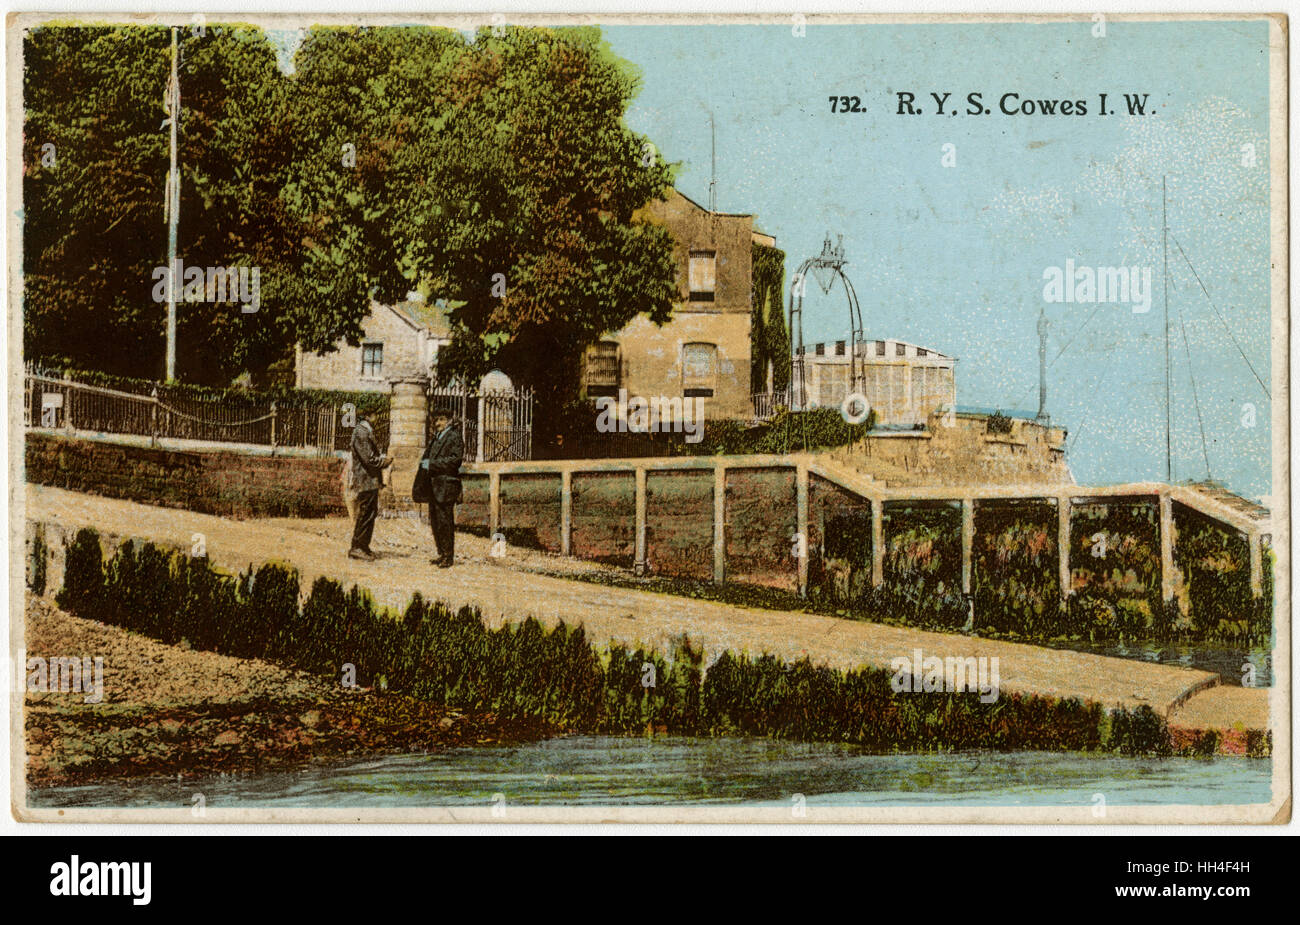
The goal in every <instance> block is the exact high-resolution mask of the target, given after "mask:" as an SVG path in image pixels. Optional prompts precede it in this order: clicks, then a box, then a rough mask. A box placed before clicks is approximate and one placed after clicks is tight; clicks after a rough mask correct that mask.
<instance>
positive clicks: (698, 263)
mask: <svg viewBox="0 0 1300 925" xmlns="http://www.w3.org/2000/svg"><path fill="white" fill-rule="evenodd" d="M717 268H718V267H717V254H716V252H714V251H691V262H690V267H689V270H690V273H689V275H690V285H691V301H692V302H712V301H713V293H714V291H715V290H716V288H717V281H718V278H717Z"/></svg>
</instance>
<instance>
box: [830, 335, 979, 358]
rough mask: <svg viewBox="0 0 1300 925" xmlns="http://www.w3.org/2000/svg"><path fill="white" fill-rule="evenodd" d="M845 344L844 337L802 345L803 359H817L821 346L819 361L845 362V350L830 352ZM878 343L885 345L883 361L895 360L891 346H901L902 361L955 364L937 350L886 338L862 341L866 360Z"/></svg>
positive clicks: (846, 354) (846, 353) (872, 355)
mask: <svg viewBox="0 0 1300 925" xmlns="http://www.w3.org/2000/svg"><path fill="white" fill-rule="evenodd" d="M847 342H848V338H847V337H846V338H836V339H834V340H827V341H814V342H812V343H809V344H804V357H805V358H807V357H813V358H814V359H817V358H818V357H817V354H816V350H817V347H818V345H821V346H822V347H823V348H824V349H825V351H826V352H824V353H823V354H822V355H821V356H820V359H832V360H833V359H836V358H837V357H843V358H844V359H845V360H847V359H848V350H847V349H846V350H845V352H844V353H835V352H832V351H834V349H835V345H837V344H840V343H844V344H846V345H847ZM880 342H883V343H884V344H885V345H886V346H885V356H884V357H883V359H895V358H897V356H898V354H897V351H896V350H894V349H891V345H897V344H902V345H903V350H904V353H903V358H904V359H906V358H909V357H911V358H916V357H918V356H919V357H921V358H923V359H935V360H952V361H953V362H954V363H955V362H957V358H956V357H952V356H949V355H948V354H946V353H941V352H939V351H938V350H935V349H933V348H931V347H922V346H921V345H920V344H913V343H910V342H909V341H905V340H897V339H895V338H888V337H868V338H866V339H864V340H863V341H862V343H861V345H860V348H859V349H860V351H861V353H862V355H864V356H865V357H866V358H867V359H872V358H873V357H875V353H874V352H873V351H872V350H871V347H870V345H872V344H876V343H880Z"/></svg>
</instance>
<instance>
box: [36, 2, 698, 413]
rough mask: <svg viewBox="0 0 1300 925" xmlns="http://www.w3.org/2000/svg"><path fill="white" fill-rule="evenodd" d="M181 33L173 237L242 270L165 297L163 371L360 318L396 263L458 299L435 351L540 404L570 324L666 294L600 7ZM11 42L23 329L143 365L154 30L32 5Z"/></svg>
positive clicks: (587, 331)
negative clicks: (455, 19)
mask: <svg viewBox="0 0 1300 925" xmlns="http://www.w3.org/2000/svg"><path fill="white" fill-rule="evenodd" d="M180 34H181V68H180V72H181V73H180V79H181V87H182V103H183V110H182V112H183V115H182V120H181V133H180V137H181V151H180V160H181V165H182V174H181V176H182V201H181V230H180V245H179V253H180V256H181V258H182V259H183V261H184V262H185V264H186V265H187V266H237V265H246V266H257V267H259V268H260V270H261V304H260V309H259V311H258V312H256V313H246V312H242V311H240V306H238V305H235V304H230V303H212V302H183V303H181V306H180V311H179V336H178V371H179V373H180V375H181V377H182V378H184V379H189V380H192V381H198V382H207V383H220V382H222V381H228V379H229V378H230V377H231V376H232V375H234V374H236V373H238V372H240V371H241V370H244V369H250V370H254V371H258V370H262V369H265V368H266V367H267V366H269V365H271V364H272V363H274V362H275V361H276V360H277V359H280V358H283V357H284V356H285V355H286V353H287V352H288V351H289V350H290V348H291V347H292V345H293V344H294V343H295V342H297V343H301V344H302V345H303V346H304V347H306V348H307V349H311V350H326V349H330V348H331V347H332V346H333V345H334V344H335V343H336V342H337V341H338V340H339V339H346V340H348V341H350V342H353V343H356V342H357V340H358V339H359V337H360V334H361V322H362V320H363V319H364V317H365V315H366V313H367V312H368V309H369V301H370V299H371V298H375V299H378V300H380V301H394V300H397V299H400V298H401V297H402V296H403V295H404V294H405V293H406V292H407V291H408V290H410V289H416V288H418V289H422V290H424V291H425V292H427V293H429V294H431V295H433V296H435V297H442V298H445V299H447V300H448V301H449V302H450V303H451V304H452V305H453V306H455V307H454V309H453V311H452V321H453V325H454V343H453V346H452V348H451V349H450V350H449V351H448V352H447V354H446V361H445V363H444V365H443V369H444V370H445V371H447V372H449V373H454V374H456V375H459V376H461V377H462V378H464V379H466V380H468V381H474V380H476V379H477V377H478V376H479V375H481V374H482V373H483V372H485V371H487V370H488V369H490V368H492V367H494V366H499V367H501V368H502V369H504V370H505V371H506V372H508V373H509V374H510V375H511V376H512V377H513V378H514V379H515V381H516V382H519V383H522V384H527V385H531V386H533V387H534V388H536V389H537V390H538V392H539V396H540V398H541V399H542V403H541V405H540V407H541V410H542V415H543V417H544V416H545V413H546V409H548V408H558V407H559V406H560V405H561V404H562V403H563V402H564V401H565V400H567V399H568V398H570V397H572V396H573V395H574V394H575V390H576V385H577V375H576V373H577V367H578V360H579V358H580V356H581V353H582V351H583V349H584V348H585V347H586V346H587V345H588V344H590V343H591V342H592V341H594V340H595V339H597V338H599V337H600V336H601V335H602V334H604V333H606V332H609V331H613V330H616V329H618V328H620V327H622V326H623V325H624V324H626V323H627V322H628V321H630V320H631V319H632V318H633V317H635V316H636V315H637V314H639V313H645V314H647V315H648V316H649V317H650V318H652V319H653V320H655V321H659V322H662V321H664V320H666V319H667V318H668V316H669V314H670V312H671V306H672V303H673V302H674V300H675V299H676V298H677V292H676V289H675V272H674V266H673V261H672V247H671V241H670V239H669V235H668V233H667V231H666V230H665V229H664V228H662V227H659V226H657V225H654V224H650V223H646V222H642V221H639V220H637V218H636V217H635V216H636V214H637V213H638V210H640V209H641V208H642V207H643V206H645V204H646V203H647V202H649V201H650V200H652V199H655V198H658V197H661V196H663V195H664V194H665V192H666V191H667V189H668V187H669V185H670V183H671V171H670V168H669V166H668V165H667V164H666V163H665V162H664V161H663V159H662V158H661V157H660V156H659V155H658V153H657V152H656V151H655V150H654V148H653V146H652V145H650V144H649V143H648V142H647V140H646V139H644V138H642V137H639V136H637V135H636V134H634V133H633V132H631V131H630V130H629V129H628V128H627V127H626V125H625V124H624V121H623V116H624V113H625V111H626V109H627V106H628V104H629V102H630V100H631V99H632V97H633V96H634V94H635V92H636V89H637V79H636V77H635V75H634V74H633V72H632V71H631V68H630V66H629V65H628V64H627V63H626V62H624V61H621V60H620V59H618V58H617V57H615V56H614V55H613V54H612V53H611V52H610V51H609V49H608V48H607V46H606V45H605V44H604V43H603V42H602V40H601V38H600V34H599V32H598V30H595V29H519V28H510V29H504V30H487V29H485V30H481V31H480V32H478V33H477V34H476V35H475V36H473V37H472V38H467V37H466V36H464V35H463V34H462V33H460V32H456V31H451V30H443V29H433V28H428V27H421V26H413V27H412V26H407V27H389V28H330V27H321V28H316V29H312V30H311V31H310V32H309V33H308V34H307V36H306V37H305V40H304V41H303V43H302V44H301V46H300V47H299V49H298V50H297V52H296V54H295V58H294V65H295V67H294V72H293V73H292V74H285V73H284V72H283V71H282V70H281V69H280V68H279V67H278V66H277V63H276V55H275V49H274V47H273V45H272V44H271V42H270V41H268V39H267V37H266V36H265V35H264V34H263V33H262V32H261V31H260V30H257V29H252V28H245V27H231V26H216V25H210V26H208V27H207V28H206V30H204V31H203V33H202V34H196V33H195V32H193V31H191V30H188V29H186V30H182V31H181V33H180ZM26 54H27V58H26V74H25V80H24V104H25V107H26V113H25V124H24V170H25V175H24V203H25V208H26V209H27V213H26V222H25V226H24V248H25V254H24V271H25V290H24V298H25V312H26V329H25V341H26V349H27V352H28V354H29V355H31V356H43V357H60V358H66V359H68V360H70V361H72V362H74V363H77V364H80V365H88V366H93V367H96V368H100V369H104V370H107V371H110V372H118V373H126V374H136V375H140V374H145V375H158V374H159V373H160V372H161V370H162V359H163V349H164V343H163V329H164V328H163V326H164V318H165V311H164V306H162V305H161V304H159V303H157V302H155V301H154V300H153V298H152V294H153V292H154V278H153V270H154V269H155V268H156V267H159V266H162V265H163V264H164V262H165V259H166V228H165V225H164V223H163V215H162V205H161V204H162V190H163V182H164V178H165V174H166V170H167V133H166V131H165V130H164V128H163V126H162V120H163V116H164V113H163V110H162V106H161V103H162V99H163V92H164V88H165V87H166V83H167V73H168V67H169V56H170V34H169V30H167V29H164V28H155V27H134V26H118V27H92V28H86V27H62V26H51V27H43V28H40V29H36V30H33V31H32V32H30V33H29V34H28V35H27V36H26ZM46 142H49V143H52V144H54V145H55V150H56V151H57V157H56V159H55V160H53V161H49V162H43V159H42V152H43V150H44V149H43V147H42V145H43V144H45V143H46Z"/></svg>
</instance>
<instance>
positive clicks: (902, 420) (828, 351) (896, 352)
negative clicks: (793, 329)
mask: <svg viewBox="0 0 1300 925" xmlns="http://www.w3.org/2000/svg"><path fill="white" fill-rule="evenodd" d="M857 352H858V356H857V359H858V364H859V369H860V370H861V373H862V376H863V383H864V388H863V389H861V392H862V394H863V395H864V396H865V397H866V399H867V402H868V403H869V404H870V405H871V407H872V408H874V409H875V411H876V426H877V427H884V428H901V429H904V430H911V429H915V428H921V427H924V426H925V425H926V422H927V421H928V419H929V417H930V416H931V415H932V414H934V413H935V412H936V411H949V410H955V409H956V406H957V381H956V375H955V373H956V365H957V360H956V359H955V358H954V357H950V356H947V355H945V354H942V353H940V352H939V351H937V350H931V349H930V348H928V347H919V346H917V345H916V344H909V343H906V342H904V341H901V340H868V341H865V342H863V343H861V344H858V351H857ZM851 361H852V357H851V355H850V353H849V350H848V344H847V341H843V340H840V341H831V342H829V343H818V344H808V345H806V346H805V347H804V362H803V368H804V378H805V380H806V382H807V388H806V389H805V390H804V392H803V401H804V402H806V404H807V406H808V407H822V408H826V407H836V406H838V405H839V404H840V403H841V402H843V401H844V398H845V397H846V396H847V395H848V394H849V393H850V392H851V391H853V390H852V389H851V388H850V386H851V384H852V366H853V364H852V362H851ZM792 395H793V402H792V404H793V405H794V407H795V408H799V407H801V401H800V390H799V388H798V383H795V388H794V389H793V392H792Z"/></svg>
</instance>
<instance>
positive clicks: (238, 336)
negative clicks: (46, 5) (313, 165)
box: [23, 26, 368, 384]
mask: <svg viewBox="0 0 1300 925" xmlns="http://www.w3.org/2000/svg"><path fill="white" fill-rule="evenodd" d="M179 50H180V66H179V75H180V83H181V102H182V115H181V120H180V132H179V163H180V167H181V209H180V217H181V221H180V227H179V235H178V248H177V252H178V256H179V257H180V259H181V260H182V261H183V263H184V265H185V266H186V267H202V268H206V267H232V266H243V267H250V268H251V267H257V268H258V271H259V279H260V299H259V305H258V310H257V311H256V312H249V311H245V310H243V307H241V305H239V304H238V303H235V302H230V301H227V302H209V301H197V300H196V301H186V302H181V303H180V304H179V305H178V307H177V329H178V330H177V373H178V375H179V377H180V378H182V379H185V380H188V381H194V382H201V383H208V384H224V383H226V382H228V381H229V380H230V379H231V378H232V377H233V376H234V375H237V374H238V373H239V372H241V371H243V370H254V371H261V370H264V369H266V368H267V367H268V366H269V365H271V364H272V363H274V362H275V361H277V360H282V359H283V358H284V357H285V356H286V355H287V354H291V352H292V345H293V343H294V342H295V341H296V340H299V339H302V340H305V341H307V342H308V343H309V344H311V345H314V346H322V347H323V346H328V345H332V344H333V343H334V341H335V340H336V339H337V338H338V337H341V336H345V335H347V334H350V333H355V331H356V330H357V329H358V326H359V323H360V319H361V318H362V317H363V316H364V314H365V310H366V303H365V299H364V296H365V294H366V292H367V289H368V283H367V281H366V278H365V274H364V268H361V267H356V266H353V265H352V264H351V263H350V262H349V261H348V260H346V259H334V258H335V254H334V253H333V251H332V250H331V249H330V246H329V245H330V243H331V242H320V241H318V240H316V238H315V237H314V236H313V233H312V232H313V230H314V229H313V228H312V227H311V225H310V223H309V217H308V216H305V215H304V213H303V212H302V211H301V210H295V209H293V208H292V207H291V203H289V202H287V201H286V198H285V196H284V195H283V193H284V190H285V188H286V186H287V185H288V183H289V182H290V180H291V176H292V175H291V171H293V170H294V169H295V165H294V158H295V156H296V154H297V150H298V139H299V132H298V129H297V120H298V118H299V113H298V111H297V110H296V109H295V107H294V105H293V99H292V94H293V87H292V84H291V82H290V81H289V79H288V77H287V76H286V75H285V74H284V73H283V72H282V71H281V70H280V69H279V67H278V66H277V63H276V54H275V49H274V47H273V46H272V45H271V43H270V42H269V41H268V40H267V38H266V36H265V35H264V34H263V33H262V32H261V30H259V29H255V28H248V27H234V26H208V27H206V28H204V29H202V30H199V29H189V28H186V29H181V30H179ZM25 54H26V58H25V73H24V84H23V94H24V106H25V113H24V126H23V167H24V177H23V202H24V209H25V213H24V219H25V220H24V226H23V248H24V253H23V267H24V293H23V295H24V346H25V349H26V353H27V355H28V356H30V357H34V358H44V359H53V360H61V361H66V362H69V363H71V364H73V365H76V366H83V367H91V368H96V369H102V370H105V371H108V372H114V373H118V374H123V375H137V376H140V375H143V376H151V377H156V376H160V375H161V374H162V372H163V366H164V353H165V339H164V336H165V322H166V306H165V303H161V302H159V301H157V300H156V295H157V294H158V288H157V285H156V277H155V270H156V268H159V267H164V266H165V265H166V261H167V226H166V224H165V221H164V212H163V189H164V184H165V180H166V174H167V170H168V161H169V158H168V131H167V128H166V127H165V126H164V119H165V118H166V112H165V110H164V107H163V100H164V92H165V89H166V86H167V81H168V74H169V70H170V63H171V34H170V30H169V29H166V28H163V27H139V26H90V27H87V26H46V27H41V28H38V29H34V30H32V31H31V32H29V33H28V34H27V36H26V37H25ZM47 146H52V147H47Z"/></svg>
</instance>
